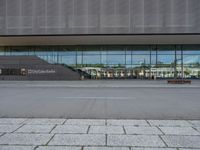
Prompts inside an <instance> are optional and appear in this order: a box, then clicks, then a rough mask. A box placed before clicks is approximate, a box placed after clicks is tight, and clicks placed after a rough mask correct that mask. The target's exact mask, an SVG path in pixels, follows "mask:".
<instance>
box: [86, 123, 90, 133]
mask: <svg viewBox="0 0 200 150" xmlns="http://www.w3.org/2000/svg"><path fill="white" fill-rule="evenodd" d="M90 127H91V125H89V126H88V128H87V132H86V133H87V134H89V130H90Z"/></svg>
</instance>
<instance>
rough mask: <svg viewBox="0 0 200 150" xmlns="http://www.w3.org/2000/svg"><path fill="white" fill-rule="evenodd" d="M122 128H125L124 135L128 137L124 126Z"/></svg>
mask: <svg viewBox="0 0 200 150" xmlns="http://www.w3.org/2000/svg"><path fill="white" fill-rule="evenodd" d="M122 128H123V130H124V134H125V135H126V134H127V133H126V130H125V127H124V125H123V126H122Z"/></svg>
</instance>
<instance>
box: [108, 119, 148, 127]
mask: <svg viewBox="0 0 200 150" xmlns="http://www.w3.org/2000/svg"><path fill="white" fill-rule="evenodd" d="M107 125H133V126H149V124H148V123H147V122H146V121H145V120H114V119H109V120H107Z"/></svg>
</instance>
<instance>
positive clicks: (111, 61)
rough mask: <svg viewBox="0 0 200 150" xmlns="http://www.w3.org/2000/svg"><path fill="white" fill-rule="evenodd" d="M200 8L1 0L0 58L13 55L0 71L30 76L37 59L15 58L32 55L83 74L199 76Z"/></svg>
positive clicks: (131, 1) (133, 1) (180, 0)
mask: <svg viewBox="0 0 200 150" xmlns="http://www.w3.org/2000/svg"><path fill="white" fill-rule="evenodd" d="M199 8H200V0H0V56H1V57H0V59H1V58H2V59H3V58H4V59H3V60H5V61H6V59H5V58H7V60H9V57H12V59H16V60H15V61H11V62H13V64H11V62H9V61H6V62H4V63H3V62H2V61H0V62H1V64H0V76H4V77H3V79H17V78H12V77H11V78H10V76H14V75H16V74H15V73H10V71H11V72H12V70H14V69H16V68H18V69H22V72H23V70H25V72H26V73H25V74H23V75H25V76H29V74H28V73H29V72H28V70H30V69H31V66H34V62H33V61H32V60H30V62H32V64H31V63H29V65H25V66H23V65H20V64H17V63H16V62H19V61H20V60H19V59H20V58H27V59H28V58H33V57H34V58H35V57H37V59H40V60H41V59H42V60H43V61H45V62H46V65H48V66H52V67H55V66H62V67H65V68H66V69H67V70H68V72H69V70H71V71H72V72H76V73H78V74H79V78H82V79H83V78H92V79H109V78H111V79H113V78H116V79H124V78H129V79H137V78H140V79H146V78H150V79H152V78H160V79H165V78H194V79H200V9H199ZM28 56H29V57H28ZM35 59H36V58H35ZM26 62H27V61H26ZM28 62H29V61H28ZM8 64H9V65H8ZM40 65H42V64H38V66H40ZM6 69H9V70H10V71H5V70H6ZM32 69H33V68H32ZM44 69H45V67H42V68H39V69H38V68H37V69H36V70H35V71H34V70H33V72H35V78H31V79H39V77H38V76H39V75H40V74H38V76H37V72H43V73H44V72H45V70H44ZM48 69H51V68H48ZM54 71H55V73H56V70H54ZM13 72H15V71H13ZM72 72H71V73H72ZM71 73H69V74H63V76H68V77H67V78H63V79H72V78H71V77H70V76H71V75H72V74H73V73H72V74H71ZM20 75H21V74H18V75H17V76H20ZM76 75H77V74H76ZM46 76H49V78H48V79H55V80H56V79H58V78H56V76H57V77H59V76H60V75H56V74H54V76H55V78H53V77H52V78H51V76H52V72H51V71H50V73H49V71H46ZM77 77H78V76H77ZM0 79H2V78H0ZM18 79H29V78H28V77H27V78H25V77H23V78H18ZM40 79H41V78H40ZM59 79H60V78H59ZM76 79H77V78H76Z"/></svg>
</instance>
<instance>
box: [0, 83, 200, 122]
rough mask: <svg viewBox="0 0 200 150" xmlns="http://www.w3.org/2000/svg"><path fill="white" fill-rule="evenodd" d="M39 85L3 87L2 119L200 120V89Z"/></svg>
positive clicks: (0, 106) (8, 84)
mask: <svg viewBox="0 0 200 150" xmlns="http://www.w3.org/2000/svg"><path fill="white" fill-rule="evenodd" d="M39 83H40V82H38V83H37V84H31V82H28V84H27V83H26V82H25V83H19V82H17V83H15V82H9V83H6V82H4V83H3V84H2V83H1V84H0V117H48V118H54V117H56V118H57V117H60V118H117V119H120V118H123V119H128V118H130V119H200V86H195V87H192V86H188V87H187V85H186V86H174V87H171V86H165V85H164V84H163V86H161V85H162V84H154V85H159V86H153V85H152V86H148V84H144V86H140V87H139V86H138V87H137V86H136V85H135V86H133V87H130V86H127V87H126V86H120V82H118V83H119V84H118V86H103V85H102V84H101V86H88V87H87V86H86V85H87V84H88V83H86V84H85V86H84V87H82V86H78V84H76V86H71V87H70V86H61V85H63V83H62V82H60V83H61V84H59V83H57V82H56V83H57V86H53V85H55V84H46V85H45V84H39ZM122 83H123V85H126V82H125V83H124V82H123V81H122ZM127 83H129V82H127ZM138 83H139V82H138ZM82 84H83V82H82ZM96 84H98V82H96ZM96 84H94V85H96ZM28 85H29V86H28ZM59 85H60V86H59ZM71 85H73V83H72V84H71ZM83 85H84V84H83ZM88 85H92V84H88ZM127 85H128V84H127Z"/></svg>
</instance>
